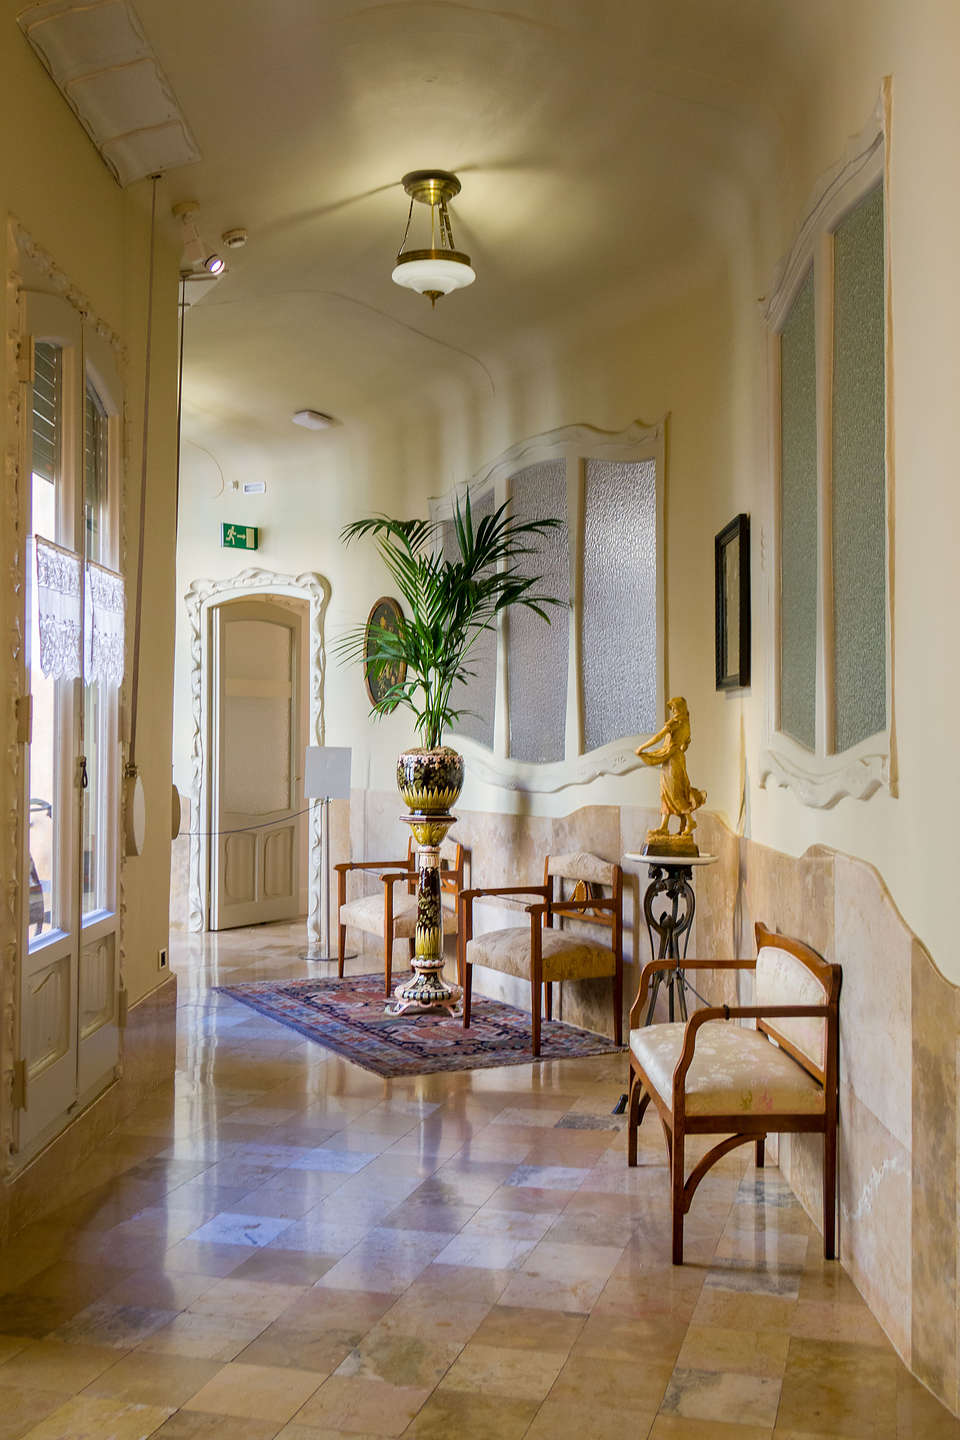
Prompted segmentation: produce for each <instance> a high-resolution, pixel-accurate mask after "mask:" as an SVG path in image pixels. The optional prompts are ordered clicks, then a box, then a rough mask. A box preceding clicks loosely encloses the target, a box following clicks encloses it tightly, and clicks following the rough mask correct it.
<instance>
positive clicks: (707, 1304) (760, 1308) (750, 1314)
mask: <svg viewBox="0 0 960 1440" xmlns="http://www.w3.org/2000/svg"><path fill="white" fill-rule="evenodd" d="M796 1309H797V1301H796V1300H787V1299H784V1298H783V1297H782V1296H779V1295H743V1294H738V1293H737V1292H736V1291H733V1290H713V1289H707V1288H706V1287H704V1289H703V1291H702V1292H701V1294H700V1296H699V1298H698V1300H697V1304H696V1307H695V1309H694V1311H693V1315H692V1316H691V1319H692V1322H693V1324H694V1325H711V1326H719V1327H720V1328H721V1329H727V1330H783V1331H787V1332H789V1330H790V1326H791V1325H792V1323H793V1317H794V1315H795V1314H796Z"/></svg>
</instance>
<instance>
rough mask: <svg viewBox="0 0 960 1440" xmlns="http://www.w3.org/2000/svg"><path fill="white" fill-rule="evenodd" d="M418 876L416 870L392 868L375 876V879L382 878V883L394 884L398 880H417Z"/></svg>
mask: <svg viewBox="0 0 960 1440" xmlns="http://www.w3.org/2000/svg"><path fill="white" fill-rule="evenodd" d="M419 878H420V877H419V875H418V874H417V872H416V870H393V871H388V872H387V873H386V874H384V875H378V876H377V879H378V880H382V881H383V883H384V885H396V883H397V881H398V880H419Z"/></svg>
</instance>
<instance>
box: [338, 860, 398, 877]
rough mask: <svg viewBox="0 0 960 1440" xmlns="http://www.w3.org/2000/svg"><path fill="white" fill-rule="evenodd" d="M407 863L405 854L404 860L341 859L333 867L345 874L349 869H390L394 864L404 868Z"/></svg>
mask: <svg viewBox="0 0 960 1440" xmlns="http://www.w3.org/2000/svg"><path fill="white" fill-rule="evenodd" d="M406 863H407V857H406V855H404V857H403V859H402V860H341V861H340V863H339V864H338V865H334V867H333V868H334V870H337V871H339V872H341V873H342V874H344V875H345V874H346V873H347V871H348V870H390V869H392V868H393V867H394V866H397V867H398V868H400V869H402V868H403V866H404V865H406Z"/></svg>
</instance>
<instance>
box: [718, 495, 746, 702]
mask: <svg viewBox="0 0 960 1440" xmlns="http://www.w3.org/2000/svg"><path fill="white" fill-rule="evenodd" d="M713 559H714V575H715V584H716V626H717V633H716V646H717V689H718V690H737V689H740V688H741V687H742V686H744V685H749V684H750V516H749V515H737V516H736V517H735V518H734V519H733V520H731V521H730V524H729V525H726V526H724V528H723V529H722V530H721V531H720V534H719V535H718V536H717V537H716V539H715V540H714V542H713Z"/></svg>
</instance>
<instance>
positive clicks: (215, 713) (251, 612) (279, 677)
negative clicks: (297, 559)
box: [209, 599, 304, 930]
mask: <svg viewBox="0 0 960 1440" xmlns="http://www.w3.org/2000/svg"><path fill="white" fill-rule="evenodd" d="M211 623H212V635H211V641H212V644H211V653H212V661H213V663H212V666H211V689H212V699H213V706H212V717H211V718H212V727H211V738H212V752H211V753H212V761H211V767H210V768H211V779H212V786H211V802H212V803H211V807H210V813H211V820H212V823H211V826H210V829H211V832H212V835H211V840H210V846H209V854H210V862H211V873H210V929H211V930H228V929H231V928H232V927H234V926H237V925H258V924H263V923H264V922H266V921H270V920H292V919H295V918H296V917H297V916H298V915H300V914H301V909H302V907H301V897H300V848H301V843H302V836H303V833H304V831H303V828H302V820H301V817H300V816H299V814H298V812H299V811H300V810H301V809H302V808H303V779H302V774H301V770H302V767H301V765H300V758H301V755H302V747H303V740H302V737H301V735H300V724H299V717H300V694H299V689H300V657H301V648H302V645H303V626H302V621H301V618H300V615H299V614H298V613H297V612H296V611H294V610H292V609H288V608H287V607H286V606H284V605H281V604H278V603H277V602H276V601H275V600H272V599H265V600H251V601H240V602H237V601H232V602H227V603H225V604H223V605H218V606H215V607H214V608H213V610H212V612H211Z"/></svg>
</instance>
